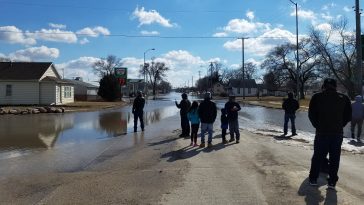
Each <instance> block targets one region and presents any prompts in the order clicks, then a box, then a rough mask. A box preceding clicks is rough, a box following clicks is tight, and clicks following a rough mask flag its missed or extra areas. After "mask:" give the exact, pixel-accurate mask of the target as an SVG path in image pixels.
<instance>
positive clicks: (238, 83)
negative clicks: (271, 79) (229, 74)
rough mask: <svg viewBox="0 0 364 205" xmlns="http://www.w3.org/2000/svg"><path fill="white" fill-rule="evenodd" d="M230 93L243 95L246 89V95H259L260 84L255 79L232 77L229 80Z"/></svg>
mask: <svg viewBox="0 0 364 205" xmlns="http://www.w3.org/2000/svg"><path fill="white" fill-rule="evenodd" d="M228 87H229V88H228V89H229V95H235V96H243V93H244V92H243V91H244V90H245V96H246V97H247V96H257V92H258V85H257V83H256V82H255V80H254V79H245V81H243V80H241V79H230V80H229V86H228Z"/></svg>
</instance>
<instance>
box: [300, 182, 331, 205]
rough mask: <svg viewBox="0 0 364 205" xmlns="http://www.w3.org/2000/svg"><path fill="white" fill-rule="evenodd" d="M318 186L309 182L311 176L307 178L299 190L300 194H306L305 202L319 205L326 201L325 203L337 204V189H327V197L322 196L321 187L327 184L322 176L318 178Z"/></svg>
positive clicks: (329, 204)
mask: <svg viewBox="0 0 364 205" xmlns="http://www.w3.org/2000/svg"><path fill="white" fill-rule="evenodd" d="M317 182H318V186H316V187H313V186H310V184H309V178H306V179H305V180H304V181H303V182H302V184H301V186H300V188H299V190H298V192H297V193H298V195H299V196H305V202H306V204H307V205H319V204H320V203H321V202H323V201H324V205H336V204H337V193H336V191H335V190H330V189H326V197H324V196H322V194H321V191H320V190H319V187H321V186H324V185H326V184H327V183H326V181H325V180H324V179H322V178H319V179H318V181H317Z"/></svg>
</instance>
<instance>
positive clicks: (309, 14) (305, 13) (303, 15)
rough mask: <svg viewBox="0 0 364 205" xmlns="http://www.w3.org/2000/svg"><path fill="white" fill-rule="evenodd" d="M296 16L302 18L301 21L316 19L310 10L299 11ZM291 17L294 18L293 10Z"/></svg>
mask: <svg viewBox="0 0 364 205" xmlns="http://www.w3.org/2000/svg"><path fill="white" fill-rule="evenodd" d="M297 14H298V17H299V18H302V19H308V20H315V19H316V14H315V13H314V12H313V11H311V10H303V9H299V10H298V12H297ZM291 16H296V10H295V9H294V10H293V11H292V13H291Z"/></svg>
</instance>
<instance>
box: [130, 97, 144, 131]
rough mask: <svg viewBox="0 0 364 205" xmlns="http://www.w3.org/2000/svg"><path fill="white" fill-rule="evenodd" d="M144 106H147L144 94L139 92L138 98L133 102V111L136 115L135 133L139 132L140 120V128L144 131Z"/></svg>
mask: <svg viewBox="0 0 364 205" xmlns="http://www.w3.org/2000/svg"><path fill="white" fill-rule="evenodd" d="M144 105H145V99H144V98H143V96H142V92H141V91H138V92H137V97H136V98H135V99H134V102H133V109H132V113H133V114H134V132H136V131H137V128H138V126H137V125H138V118H139V121H140V128H142V131H144V120H143V114H144V111H143V109H144Z"/></svg>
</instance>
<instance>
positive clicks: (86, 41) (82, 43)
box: [80, 38, 90, 45]
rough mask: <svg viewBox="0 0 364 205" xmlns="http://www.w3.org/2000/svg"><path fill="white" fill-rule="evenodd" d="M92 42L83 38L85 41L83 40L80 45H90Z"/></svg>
mask: <svg viewBox="0 0 364 205" xmlns="http://www.w3.org/2000/svg"><path fill="white" fill-rule="evenodd" d="M89 42H90V41H89V40H88V39H87V38H83V39H81V40H80V44H81V45H84V44H87V43H89Z"/></svg>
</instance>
